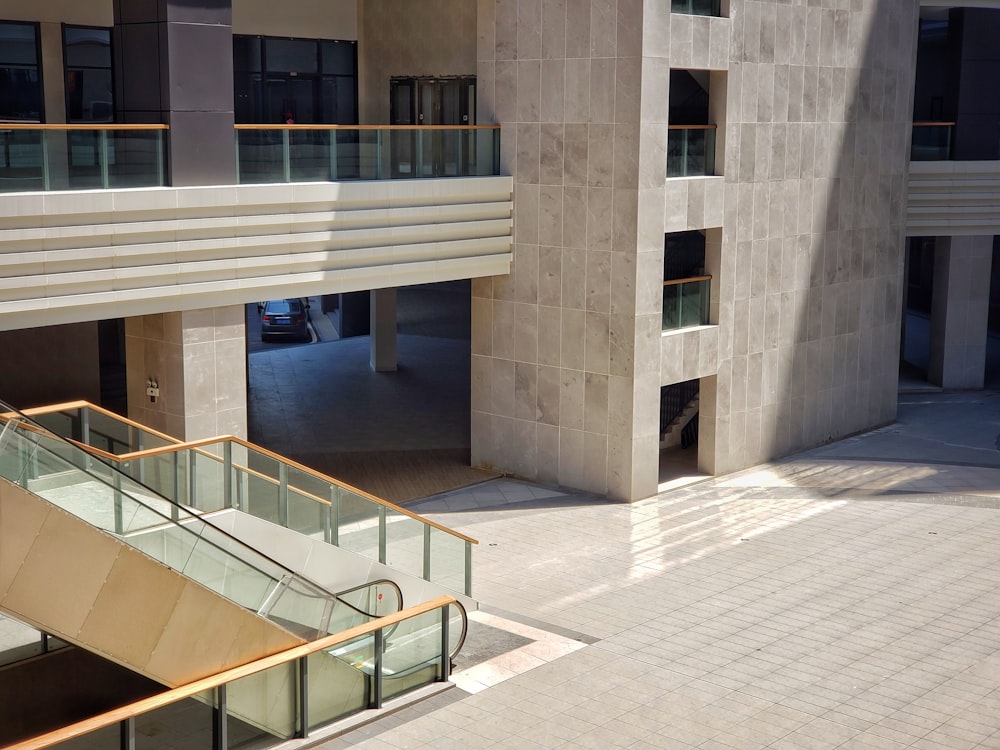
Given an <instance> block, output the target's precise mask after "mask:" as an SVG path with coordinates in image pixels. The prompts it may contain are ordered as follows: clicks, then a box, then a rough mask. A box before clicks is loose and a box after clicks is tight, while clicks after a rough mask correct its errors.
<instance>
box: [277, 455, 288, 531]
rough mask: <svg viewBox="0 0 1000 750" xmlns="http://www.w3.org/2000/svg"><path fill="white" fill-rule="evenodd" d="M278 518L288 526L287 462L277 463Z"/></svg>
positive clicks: (283, 524) (282, 523)
mask: <svg viewBox="0 0 1000 750" xmlns="http://www.w3.org/2000/svg"><path fill="white" fill-rule="evenodd" d="M278 520H279V522H280V523H281V525H282V526H286V527H287V526H288V464H286V463H280V464H278Z"/></svg>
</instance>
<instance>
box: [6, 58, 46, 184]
mask: <svg viewBox="0 0 1000 750" xmlns="http://www.w3.org/2000/svg"><path fill="white" fill-rule="evenodd" d="M9 85H10V82H9V81H7V82H5V80H4V68H2V67H0V118H8V119H13V118H16V117H17V116H18V115H17V114H16V113H13V112H11V111H8V110H5V108H4V99H5V98H6V95H5V94H4V91H5V90H6V91H8V92H9V91H10V89H9V88H8V86H9ZM35 114H37V112H36V113H35ZM44 189H45V174H44V158H43V155H42V131H40V130H4V129H3V126H2V125H0V190H2V191H5V192H12V191H30V190H44Z"/></svg>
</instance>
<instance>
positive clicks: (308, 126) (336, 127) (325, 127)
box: [233, 123, 500, 130]
mask: <svg viewBox="0 0 1000 750" xmlns="http://www.w3.org/2000/svg"><path fill="white" fill-rule="evenodd" d="M233 127H234V128H235V129H236V130H500V126H499V125H325V124H319V123H317V124H302V123H296V124H294V125H287V124H285V125H280V124H279V125H274V124H265V125H258V124H251V123H237V124H236V125H234V126H233Z"/></svg>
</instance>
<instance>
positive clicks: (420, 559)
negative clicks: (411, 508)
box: [385, 508, 431, 576]
mask: <svg viewBox="0 0 1000 750" xmlns="http://www.w3.org/2000/svg"><path fill="white" fill-rule="evenodd" d="M385 520H386V523H385V553H386V557H385V562H386V564H387V565H391V566H392V567H394V568H396V569H398V570H405V571H407V572H409V573H410V574H412V575H418V576H419V575H421V573H422V571H423V568H424V529H425V528H431V527H429V526H428V525H427V524H426V523H424V522H423V521H421V520H419V519H416V518H413V517H412V516H408V515H406V514H404V513H400V512H399V511H397V510H392V509H391V508H389V509H387V510H386V514H385Z"/></svg>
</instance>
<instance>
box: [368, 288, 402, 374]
mask: <svg viewBox="0 0 1000 750" xmlns="http://www.w3.org/2000/svg"><path fill="white" fill-rule="evenodd" d="M371 295H372V298H371V366H372V369H373V370H374V371H375V372H395V370H396V290H395V288H393V289H373V290H372V292H371Z"/></svg>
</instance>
